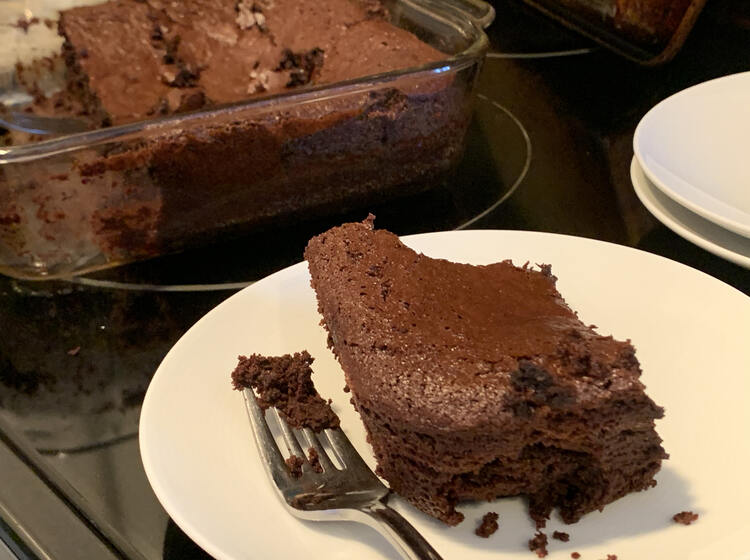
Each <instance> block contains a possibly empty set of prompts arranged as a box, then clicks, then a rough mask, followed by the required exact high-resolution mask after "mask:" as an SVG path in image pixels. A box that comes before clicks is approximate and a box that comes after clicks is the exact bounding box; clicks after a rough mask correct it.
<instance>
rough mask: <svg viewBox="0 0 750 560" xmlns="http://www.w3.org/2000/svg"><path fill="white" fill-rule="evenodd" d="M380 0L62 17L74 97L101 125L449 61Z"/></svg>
mask: <svg viewBox="0 0 750 560" xmlns="http://www.w3.org/2000/svg"><path fill="white" fill-rule="evenodd" d="M386 14H387V12H386V10H385V8H384V6H383V5H382V4H381V3H380V2H378V1H370V2H357V1H354V0H325V1H316V2H311V1H300V0H181V1H180V2H171V1H164V0H110V1H109V2H105V3H102V4H96V5H93V6H82V7H76V8H71V9H69V10H65V11H63V12H62V13H61V17H60V22H59V31H60V34H61V35H62V36H63V37H64V39H65V43H64V45H63V54H64V57H65V61H66V65H67V68H68V94H72V95H73V96H74V97H77V98H79V99H81V100H82V101H83V102H84V105H85V107H86V111H85V112H87V113H88V114H89V115H91V116H92V118H94V119H95V120H96V121H98V122H99V124H120V123H124V122H129V121H134V120H142V119H145V118H149V117H152V116H154V115H160V114H171V113H175V112H182V111H189V110H195V109H199V108H201V107H203V106H205V105H213V104H220V103H230V102H234V101H242V100H244V99H248V98H250V97H253V96H257V95H260V94H269V93H279V92H283V91H287V90H289V89H292V88H297V87H299V86H303V85H308V84H326V83H333V82H339V81H342V80H348V79H352V78H357V77H360V76H366V75H370V74H378V73H381V72H388V71H390V70H396V69H399V68H409V67H414V66H420V65H422V64H426V63H428V62H434V61H437V60H440V59H442V58H445V55H444V54H443V53H441V52H440V51H438V50H436V49H434V48H432V47H430V46H429V45H427V44H425V43H423V42H422V41H420V40H419V39H417V37H415V36H414V35H412V34H411V33H409V32H408V31H405V30H403V29H400V28H398V27H395V26H393V25H391V24H390V23H389V22H388V21H387V20H386V19H385V16H386Z"/></svg>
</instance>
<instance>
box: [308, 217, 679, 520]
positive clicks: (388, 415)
mask: <svg viewBox="0 0 750 560" xmlns="http://www.w3.org/2000/svg"><path fill="white" fill-rule="evenodd" d="M305 258H306V259H307V262H308V265H309V269H310V274H311V278H312V286H313V288H314V289H315V292H316V294H317V298H318V306H319V310H320V313H321V314H322V316H323V319H324V324H325V327H326V328H327V330H328V332H329V335H330V342H331V345H332V347H333V351H334V353H335V354H336V356H337V358H338V360H339V361H340V363H341V366H342V368H343V370H344V374H345V376H346V384H347V386H348V387H349V388H350V389H351V393H352V402H353V403H354V406H355V407H356V409H357V411H358V412H359V414H360V416H361V418H362V421H363V423H364V425H365V428H366V430H367V433H368V436H369V440H370V443H371V444H372V448H373V450H374V453H375V456H376V458H377V462H378V472H379V474H380V475H382V476H383V477H384V478H385V479H386V480H387V481H388V482H389V484H390V486H391V488H392V489H393V490H394V491H395V492H397V493H399V494H400V495H402V496H403V497H405V498H406V499H408V500H409V501H410V502H411V503H413V504H414V505H415V506H416V507H418V508H419V509H421V510H422V511H424V512H425V513H428V514H430V515H432V516H434V517H436V518H438V519H441V520H442V521H444V522H445V523H448V524H456V523H458V522H460V521H461V520H462V518H463V515H462V514H461V513H459V512H457V511H456V510H455V506H456V504H457V503H458V502H459V501H460V500H464V499H480V500H492V499H495V498H497V497H501V496H517V495H523V496H526V497H527V498H528V501H529V506H530V512H531V515H532V517H534V519H536V520H537V521H538V522H542V521H543V520H544V519H546V518H547V517H548V516H549V514H550V512H551V510H552V509H553V508H559V511H560V513H561V515H562V518H563V519H564V520H565V521H566V522H568V523H572V522H575V521H577V520H578V519H579V518H580V517H581V516H582V515H584V514H585V513H587V512H590V511H592V510H596V509H601V508H602V507H603V506H604V505H606V504H608V503H610V502H612V501H613V500H615V499H617V498H619V497H621V496H624V495H625V494H627V493H629V492H633V491H637V490H644V489H647V488H650V487H652V486H654V484H655V481H654V478H653V477H654V474H655V473H656V472H657V471H658V470H659V468H660V465H661V461H662V460H663V459H665V458H666V457H667V455H666V454H665V452H664V450H663V449H662V447H661V445H660V443H661V440H660V438H659V436H658V435H657V434H656V431H655V429H654V420H655V419H657V418H661V417H662V416H663V409H662V408H660V407H658V406H657V405H655V404H654V402H653V401H652V400H651V399H650V398H649V397H648V396H647V395H646V394H645V392H644V386H643V384H642V383H641V382H640V381H639V377H640V368H639V364H638V360H637V359H636V357H635V350H634V348H633V346H632V345H631V344H630V342H628V341H618V340H614V339H613V338H612V337H610V336H602V335H600V334H598V333H597V332H596V331H595V330H594V328H592V327H589V326H587V325H586V324H584V323H583V322H581V321H580V320H579V318H578V317H577V315H576V313H575V312H574V311H572V310H571V309H570V308H569V307H568V306H567V305H566V304H565V301H564V300H563V298H562V296H561V295H560V294H559V293H558V291H557V290H556V288H555V282H556V278H555V277H554V276H552V274H551V271H550V267H549V266H542V267H541V270H535V269H532V268H531V267H529V266H523V267H517V266H514V265H513V264H512V263H511V262H510V261H504V262H499V263H495V264H491V265H487V266H472V265H468V264H460V263H454V262H449V261H446V260H441V259H432V258H429V257H426V256H424V255H421V254H418V253H416V252H415V251H413V250H411V249H409V248H408V247H406V246H405V245H404V244H402V243H401V241H400V240H399V239H398V237H396V236H395V235H393V234H392V233H389V232H387V231H384V230H377V231H376V230H374V229H373V224H372V217H370V218H368V220H366V221H365V222H364V223H353V224H345V225H343V226H341V227H337V228H334V229H332V230H329V231H327V232H325V233H323V234H321V235H319V236H317V237H315V238H313V239H312V240H311V241H310V242H309V244H308V246H307V249H306V251H305Z"/></svg>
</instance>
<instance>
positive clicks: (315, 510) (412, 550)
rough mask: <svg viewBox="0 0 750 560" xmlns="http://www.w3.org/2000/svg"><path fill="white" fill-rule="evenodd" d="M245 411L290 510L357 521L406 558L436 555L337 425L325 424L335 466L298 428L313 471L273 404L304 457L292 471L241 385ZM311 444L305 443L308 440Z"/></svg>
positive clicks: (290, 445)
mask: <svg viewBox="0 0 750 560" xmlns="http://www.w3.org/2000/svg"><path fill="white" fill-rule="evenodd" d="M243 392H244V396H245V404H246V405H247V413H248V416H249V417H250V423H251V424H252V428H253V434H254V436H255V442H256V443H257V444H258V450H259V451H260V455H261V458H262V460H263V463H264V465H265V467H266V472H267V473H268V475H269V476H270V477H271V480H272V482H273V484H274V486H275V487H276V489H277V491H278V494H279V496H280V497H281V501H282V503H283V504H284V505H285V506H286V508H287V509H288V510H289V512H291V513H292V515H295V516H296V517H299V518H301V519H307V520H312V521H336V520H346V521H357V522H360V523H365V524H366V525H369V526H371V527H373V528H374V529H376V530H377V531H379V532H380V533H381V534H382V535H383V536H384V537H385V538H386V539H388V541H389V542H390V543H391V544H392V545H393V546H394V547H395V549H396V550H398V552H400V553H401V556H402V557H403V558H407V559H409V560H440V559H441V557H440V555H439V554H438V553H437V552H436V551H435V549H434V548H432V546H430V544H429V543H428V542H427V541H426V540H425V539H424V537H422V535H420V534H419V533H418V532H417V530H416V529H415V528H414V527H412V526H411V525H410V524H409V522H408V521H406V519H404V518H403V517H402V516H401V515H400V514H399V513H398V512H397V511H396V510H394V509H392V508H391V507H389V506H388V505H387V500H388V494H389V490H388V488H386V487H385V485H384V484H383V483H382V482H380V479H378V477H377V476H375V474H374V473H373V472H372V471H371V470H370V468H369V467H368V466H367V463H365V462H364V460H362V457H360V456H359V454H358V453H357V450H356V449H354V446H353V445H352V444H351V443H350V442H349V439H348V438H347V437H346V435H345V434H344V432H343V431H341V429H338V428H337V429H327V430H324V432H321V433H324V435H325V436H326V437H327V438H328V441H329V443H330V444H331V447H332V448H333V450H334V452H335V454H336V458H337V459H338V460H339V463H340V464H341V465H342V467H343V468H341V469H339V468H337V467H336V466H335V465H334V464H333V462H332V461H331V459H330V457H329V456H328V454H327V452H326V450H325V449H324V447H323V445H322V444H321V442H320V438H319V437H318V435H317V434H316V433H315V432H313V431H312V430H311V429H309V428H304V429H302V430H297V434H300V438H301V436H302V435H304V438H305V439H306V440H307V442H306V444H305V445H306V447H312V448H314V449H315V450H316V451H317V454H318V458H319V461H320V467H321V469H322V472H316V471H315V470H314V469H313V467H312V465H311V463H310V461H309V459H308V457H307V453H305V452H304V451H303V450H302V446H301V445H300V441H299V439H298V435H297V434H295V430H292V429H291V428H290V426H289V425H288V424H287V423H286V421H284V419H283V418H282V417H281V415H280V414H279V413H278V411H276V409H274V411H275V413H276V417H277V418H278V421H279V426H280V427H281V432H282V434H283V437H284V442H285V444H286V447H287V450H288V452H289V453H290V454H291V455H296V456H297V457H300V458H301V459H303V463H302V475H301V476H299V477H298V478H295V477H294V476H292V474H291V472H290V471H289V468H288V467H287V465H286V463H285V462H284V457H283V455H282V454H281V452H280V451H279V448H278V446H277V445H276V440H275V439H274V437H273V434H272V433H271V429H270V428H269V426H268V422H267V421H266V414H265V412H264V411H263V410H262V409H261V408H260V406H259V405H258V403H257V402H256V400H255V394H254V393H253V391H252V390H251V389H244V391H243ZM307 444H309V445H307Z"/></svg>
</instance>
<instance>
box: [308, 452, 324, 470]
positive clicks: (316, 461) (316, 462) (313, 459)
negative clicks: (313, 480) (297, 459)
mask: <svg viewBox="0 0 750 560" xmlns="http://www.w3.org/2000/svg"><path fill="white" fill-rule="evenodd" d="M307 458H308V460H309V461H310V466H311V467H312V470H314V471H315V472H316V473H322V472H323V466H322V465H321V464H320V455H318V450H317V449H315V448H314V447H311V448H309V449H308V450H307Z"/></svg>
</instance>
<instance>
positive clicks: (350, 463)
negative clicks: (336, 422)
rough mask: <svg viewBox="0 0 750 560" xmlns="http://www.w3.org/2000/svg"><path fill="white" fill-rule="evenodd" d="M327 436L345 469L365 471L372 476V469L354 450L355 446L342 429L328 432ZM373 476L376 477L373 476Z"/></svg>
mask: <svg viewBox="0 0 750 560" xmlns="http://www.w3.org/2000/svg"><path fill="white" fill-rule="evenodd" d="M326 435H327V436H328V441H330V442H331V446H332V447H333V450H334V451H335V452H336V455H338V458H339V461H340V462H341V464H342V465H343V466H344V467H345V468H348V469H355V468H359V469H364V471H363V472H365V471H367V472H370V473H371V474H372V471H370V467H368V466H367V463H365V461H364V459H362V457H361V456H360V454H359V453H357V450H356V449H354V446H353V445H352V444H351V442H350V441H349V438H348V437H346V434H345V433H344V431H343V430H342V429H341V428H336V429H332V430H331V429H329V430H326ZM373 476H375V475H374V474H373Z"/></svg>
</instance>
